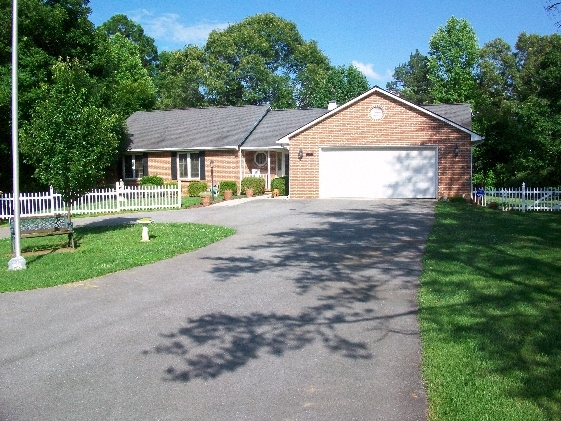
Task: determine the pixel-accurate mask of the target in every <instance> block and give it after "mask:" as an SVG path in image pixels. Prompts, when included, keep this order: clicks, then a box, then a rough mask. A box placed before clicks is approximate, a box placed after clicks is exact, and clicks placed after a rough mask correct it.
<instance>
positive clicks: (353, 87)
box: [298, 65, 369, 108]
mask: <svg viewBox="0 0 561 421" xmlns="http://www.w3.org/2000/svg"><path fill="white" fill-rule="evenodd" d="M314 70H316V69H314ZM322 70H323V71H322V72H321V73H320V74H313V73H312V70H311V69H310V70H309V71H310V74H309V77H310V86H311V88H310V89H306V90H305V95H306V96H305V97H301V98H300V99H299V101H298V102H299V104H300V106H301V107H316V108H326V107H327V105H328V103H329V101H332V100H334V101H336V102H337V103H338V104H343V103H345V102H347V101H349V100H351V99H353V98H355V97H357V96H359V95H360V94H362V93H364V92H366V91H367V90H368V89H369V85H368V80H367V79H366V77H365V76H364V75H363V74H362V73H361V72H360V71H359V70H358V69H357V68H356V67H354V66H352V65H351V66H348V67H347V66H337V67H330V68H329V69H327V71H325V69H322ZM303 91H304V90H303Z"/></svg>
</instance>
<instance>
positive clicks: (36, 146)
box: [21, 60, 124, 217]
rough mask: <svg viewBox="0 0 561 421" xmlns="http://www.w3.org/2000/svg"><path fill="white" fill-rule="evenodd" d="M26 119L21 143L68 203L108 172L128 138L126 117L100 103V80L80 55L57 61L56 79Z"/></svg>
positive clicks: (41, 174) (39, 174)
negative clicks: (124, 122) (80, 60)
mask: <svg viewBox="0 0 561 421" xmlns="http://www.w3.org/2000/svg"><path fill="white" fill-rule="evenodd" d="M41 94H42V97H43V98H42V99H41V100H40V101H38V102H37V104H36V106H35V107H34V109H33V110H32V112H31V114H32V118H31V119H30V120H29V121H26V122H24V123H23V125H22V129H21V149H22V152H23V154H24V156H25V160H26V161H27V162H28V163H30V164H32V165H33V166H34V168H35V173H34V174H35V176H36V177H37V179H39V180H40V181H41V182H42V183H44V184H45V185H51V186H53V188H54V189H55V190H56V191H57V192H58V193H59V194H61V196H62V199H63V200H64V202H65V203H67V205H68V209H69V217H70V204H71V203H72V202H73V201H74V200H76V199H77V198H79V197H80V196H82V195H83V194H85V193H87V192H88V191H89V190H91V189H92V188H93V187H95V186H96V184H97V183H99V182H100V181H101V179H102V178H103V176H104V175H105V169H106V168H107V167H108V166H109V165H110V164H112V163H113V162H114V161H115V159H116V157H117V152H118V147H119V144H120V142H121V140H122V139H123V133H124V130H123V124H122V119H121V118H120V116H119V115H118V114H113V113H111V111H110V110H109V109H107V108H105V107H103V106H100V105H99V104H100V98H99V95H98V91H97V89H96V82H95V80H93V79H92V78H91V77H90V76H89V75H88V74H87V72H86V71H85V69H84V68H83V67H82V65H80V63H79V62H78V61H76V60H74V61H59V62H58V63H56V64H55V65H54V66H53V80H52V83H51V84H48V85H47V84H44V85H43V86H42V88H41Z"/></svg>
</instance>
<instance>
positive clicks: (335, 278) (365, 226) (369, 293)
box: [146, 205, 432, 381]
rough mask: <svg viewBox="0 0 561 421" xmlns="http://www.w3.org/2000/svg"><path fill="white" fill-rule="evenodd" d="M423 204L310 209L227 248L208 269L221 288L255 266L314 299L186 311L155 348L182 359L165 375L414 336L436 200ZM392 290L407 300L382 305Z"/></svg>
mask: <svg viewBox="0 0 561 421" xmlns="http://www.w3.org/2000/svg"><path fill="white" fill-rule="evenodd" d="M417 211H418V208H411V209H410V210H408V209H405V210H403V211H401V210H400V212H396V209H395V207H391V206H388V207H387V208H386V207H383V206H379V205H378V206H376V207H372V208H371V209H363V210H349V211H345V212H318V213H311V214H310V213H306V214H302V215H301V216H302V218H303V219H304V218H305V219H307V221H306V223H304V224H302V225H303V227H302V228H299V227H295V228H292V229H287V230H284V231H281V232H276V233H272V234H268V235H265V236H261V237H259V236H256V238H255V241H254V242H252V244H251V245H248V246H244V247H240V248H237V249H235V250H232V252H231V255H228V256H222V257H219V258H214V257H213V258H212V259H210V258H209V260H212V262H213V265H212V268H211V269H210V271H211V273H212V274H213V275H214V277H215V279H216V281H218V282H220V283H223V284H225V285H223V286H220V288H228V287H229V286H228V282H229V281H230V280H235V279H237V278H238V277H239V276H240V274H246V275H247V273H251V274H252V278H253V279H255V280H259V279H264V278H265V277H266V278H270V277H271V276H272V277H274V280H275V281H277V280H278V283H279V284H284V286H283V287H282V288H283V294H286V295H285V296H287V300H290V299H291V297H290V296H289V295H290V294H293V298H294V297H307V298H306V300H305V302H306V303H309V304H310V305H304V306H301V307H300V308H299V310H297V311H296V312H293V313H289V312H287V313H284V314H280V313H278V312H274V311H272V312H251V310H248V313H246V314H226V313H222V312H214V313H209V314H203V315H201V316H199V317H192V318H188V319H187V320H186V323H185V324H184V325H183V326H181V327H179V328H178V329H177V330H175V331H172V332H170V333H165V334H162V335H161V336H162V337H163V338H164V339H165V342H164V343H162V344H160V345H158V346H157V347H156V348H155V350H154V351H153V352H155V353H158V354H167V355H173V356H177V357H178V358H179V359H180V364H179V367H174V366H171V367H169V368H168V369H167V370H166V376H165V378H166V379H167V380H173V381H191V380H193V379H197V378H199V379H212V378H216V377H218V376H220V375H221V374H223V373H225V372H232V371H235V370H237V369H239V368H240V367H243V366H244V365H246V364H247V363H248V362H249V361H250V360H254V359H257V358H259V357H260V356H261V355H264V354H268V355H273V356H277V357H281V356H283V355H285V354H286V353H287V352H290V351H296V350H301V349H303V348H305V347H306V346H309V345H311V344H313V343H321V344H322V346H323V347H324V348H325V349H327V350H328V351H329V352H331V353H333V354H336V355H338V356H340V357H343V358H349V359H357V360H364V359H371V358H373V350H372V348H371V346H372V345H373V344H374V343H376V342H378V341H384V340H386V339H387V338H388V337H389V336H390V335H392V336H393V335H406V336H409V335H418V329H417V328H416V314H417V304H416V286H417V279H418V276H419V274H420V271H421V263H420V260H421V256H422V252H423V249H424V244H425V239H426V237H427V235H428V232H429V229H430V226H431V224H432V207H431V206H427V214H422V215H419V214H418V213H417ZM291 285H292V286H293V287H294V288H291ZM291 289H292V291H291ZM256 293H260V291H259V287H258V286H256ZM263 294H264V297H263V299H264V300H267V299H274V298H268V297H266V294H267V291H266V290H265V291H263ZM395 297H400V298H399V300H401V301H400V302H399V303H398V305H397V306H395V307H393V306H392V305H388V307H387V308H386V307H385V306H381V305H379V304H380V302H381V300H384V302H386V303H387V302H391V303H395V302H394V301H392V300H395ZM388 299H389V300H390V301H388ZM240 307H242V308H243V303H240ZM148 353H150V352H146V354H148Z"/></svg>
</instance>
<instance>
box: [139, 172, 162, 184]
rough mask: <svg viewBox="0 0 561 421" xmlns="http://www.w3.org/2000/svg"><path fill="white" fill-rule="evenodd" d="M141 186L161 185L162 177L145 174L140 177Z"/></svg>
mask: <svg viewBox="0 0 561 421" xmlns="http://www.w3.org/2000/svg"><path fill="white" fill-rule="evenodd" d="M140 185H141V186H163V185H164V179H163V178H162V177H160V176H159V175H145V176H144V177H142V178H141V179H140Z"/></svg>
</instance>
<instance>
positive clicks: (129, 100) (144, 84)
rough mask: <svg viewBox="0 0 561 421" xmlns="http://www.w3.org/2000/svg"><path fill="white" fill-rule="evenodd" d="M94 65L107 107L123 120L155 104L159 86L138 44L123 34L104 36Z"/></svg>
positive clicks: (100, 41) (94, 58)
mask: <svg viewBox="0 0 561 421" xmlns="http://www.w3.org/2000/svg"><path fill="white" fill-rule="evenodd" d="M92 67H93V73H94V74H95V75H96V76H97V80H98V87H97V89H99V90H100V92H101V95H102V99H103V102H104V104H105V106H106V107H108V108H110V109H111V110H113V111H114V112H116V113H118V114H119V115H120V116H122V118H123V119H125V118H127V117H128V116H129V115H131V114H132V113H133V112H135V111H139V110H150V109H152V108H153V107H154V105H155V103H156V88H155V86H154V82H153V81H152V79H151V78H150V75H149V74H148V71H147V70H146V69H145V68H144V67H143V66H142V61H141V57H140V53H139V49H138V46H137V45H136V44H134V43H133V42H132V41H130V40H128V39H127V38H125V37H124V36H123V35H121V34H120V33H117V34H115V35H113V36H112V37H107V36H105V37H101V39H100V40H99V48H98V49H97V50H96V53H95V54H94V56H93V63H92Z"/></svg>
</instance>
